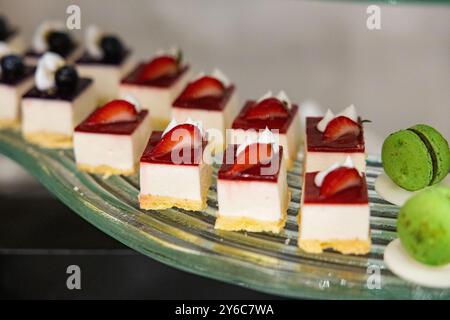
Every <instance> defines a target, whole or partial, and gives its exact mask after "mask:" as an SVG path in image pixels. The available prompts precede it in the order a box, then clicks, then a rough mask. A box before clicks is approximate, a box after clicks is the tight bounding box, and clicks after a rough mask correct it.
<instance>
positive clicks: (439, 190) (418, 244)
mask: <svg viewBox="0 0 450 320" xmlns="http://www.w3.org/2000/svg"><path fill="white" fill-rule="evenodd" d="M397 232H398V236H399V238H400V241H401V243H402V245H403V247H404V248H405V249H406V251H407V252H408V253H409V254H410V255H411V256H412V257H413V258H414V259H416V260H417V261H419V262H422V263H424V264H427V265H433V266H440V265H445V264H448V263H450V188H448V187H438V186H436V187H432V188H429V189H426V190H423V191H421V192H419V193H418V194H417V195H415V196H413V197H412V198H410V199H409V200H408V201H407V202H406V203H405V204H404V206H403V207H402V208H401V209H400V212H399V216H398V220H397Z"/></svg>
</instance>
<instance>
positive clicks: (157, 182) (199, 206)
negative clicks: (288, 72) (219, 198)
mask: <svg viewBox="0 0 450 320" xmlns="http://www.w3.org/2000/svg"><path fill="white" fill-rule="evenodd" d="M162 133H163V132H162V131H154V132H153V133H152V135H151V136H150V139H149V141H148V144H147V147H146V149H145V151H144V153H143V154H142V157H141V160H140V189H141V190H140V193H139V203H140V207H141V209H145V210H159V209H168V208H172V207H177V208H181V209H185V210H190V211H199V210H203V209H205V208H206V206H207V205H206V200H207V194H208V189H209V186H210V185H211V179H212V167H211V164H210V163H209V161H205V159H208V158H209V155H207V154H205V153H206V152H208V151H207V150H208V148H206V146H207V142H206V141H203V143H202V145H201V146H199V147H196V148H192V149H191V150H190V151H191V152H190V154H189V155H188V156H187V157H186V155H184V153H183V152H184V151H181V157H183V158H189V160H188V161H181V162H180V161H174V160H173V159H172V154H171V152H169V153H168V154H167V155H165V156H164V157H157V158H155V157H154V156H152V150H153V148H155V146H156V145H157V144H158V142H159V141H160V140H161V137H162Z"/></svg>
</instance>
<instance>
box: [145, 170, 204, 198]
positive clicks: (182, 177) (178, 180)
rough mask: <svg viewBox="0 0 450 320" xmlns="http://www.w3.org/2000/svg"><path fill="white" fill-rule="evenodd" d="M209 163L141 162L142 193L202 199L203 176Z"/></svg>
mask: <svg viewBox="0 0 450 320" xmlns="http://www.w3.org/2000/svg"><path fill="white" fill-rule="evenodd" d="M207 166H208V165H207V164H205V163H203V162H202V163H200V164H199V165H192V166H191V165H175V164H157V163H146V162H141V164H140V187H141V188H140V189H141V191H140V194H141V195H153V196H164V197H172V198H178V199H187V200H194V201H201V200H202V183H201V181H202V176H203V175H204V174H206V172H205V170H208V168H207Z"/></svg>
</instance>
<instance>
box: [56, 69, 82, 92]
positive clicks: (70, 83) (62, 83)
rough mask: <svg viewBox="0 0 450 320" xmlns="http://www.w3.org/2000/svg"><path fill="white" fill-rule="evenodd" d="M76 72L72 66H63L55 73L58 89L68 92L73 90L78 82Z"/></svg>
mask: <svg viewBox="0 0 450 320" xmlns="http://www.w3.org/2000/svg"><path fill="white" fill-rule="evenodd" d="M78 79H79V78H78V72H77V70H76V69H75V68H74V67H73V66H64V67H61V68H59V69H58V70H57V71H56V73H55V83H56V87H57V88H58V91H60V92H61V93H62V94H69V93H72V92H74V91H75V89H76V88H77V84H78Z"/></svg>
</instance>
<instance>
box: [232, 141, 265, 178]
mask: <svg viewBox="0 0 450 320" xmlns="http://www.w3.org/2000/svg"><path fill="white" fill-rule="evenodd" d="M272 154H273V150H272V144H267V143H254V144H250V145H248V146H247V147H246V148H245V149H244V150H243V151H241V152H239V154H238V155H237V156H236V159H235V163H234V164H233V165H232V166H231V168H230V169H229V170H228V171H227V172H226V174H227V175H230V176H236V175H238V174H239V173H242V172H244V171H246V170H248V169H250V168H252V167H254V166H256V165H259V164H268V163H269V162H270V159H271V158H272Z"/></svg>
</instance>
